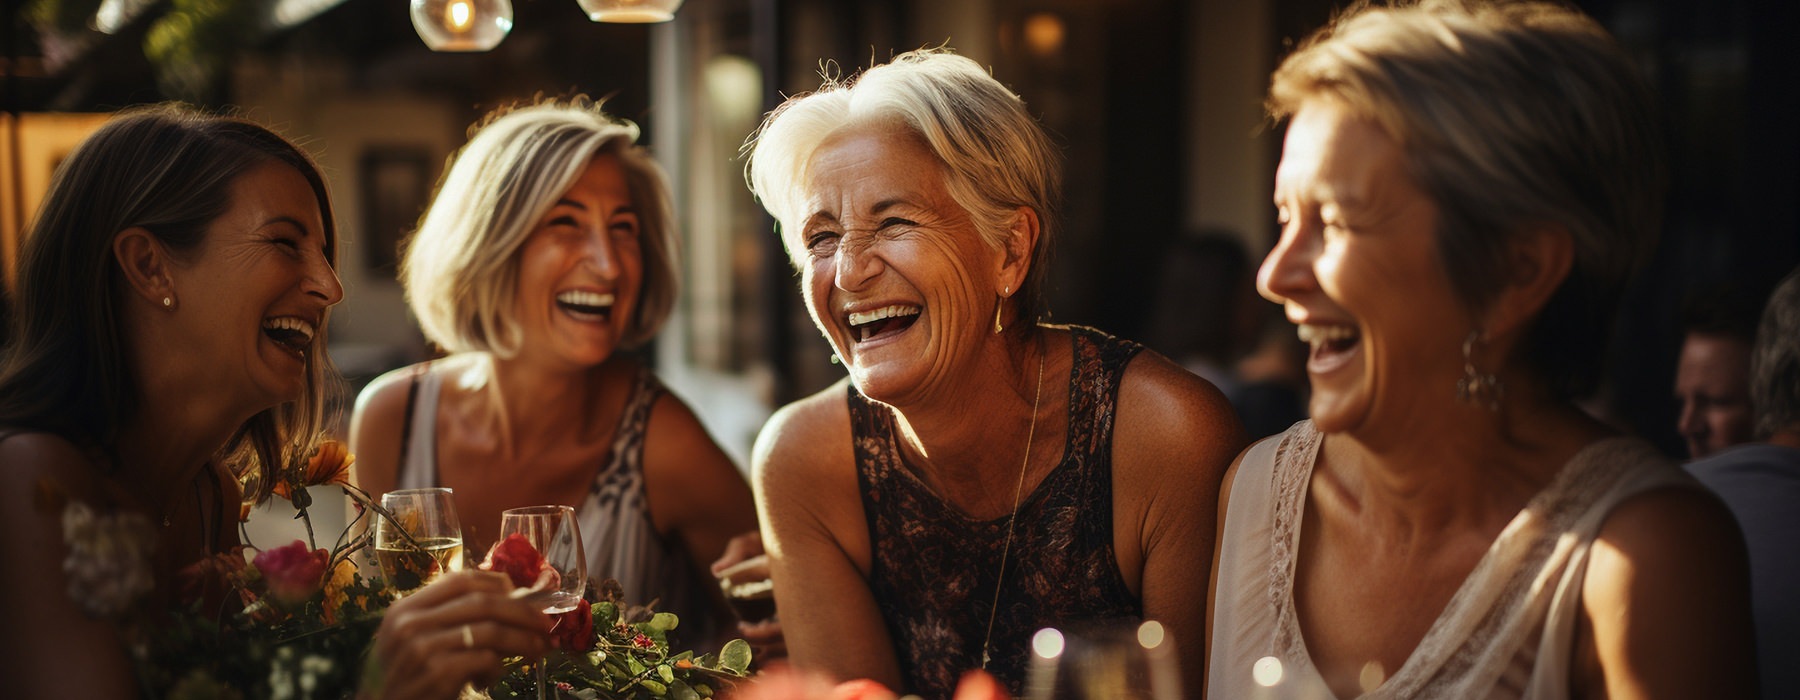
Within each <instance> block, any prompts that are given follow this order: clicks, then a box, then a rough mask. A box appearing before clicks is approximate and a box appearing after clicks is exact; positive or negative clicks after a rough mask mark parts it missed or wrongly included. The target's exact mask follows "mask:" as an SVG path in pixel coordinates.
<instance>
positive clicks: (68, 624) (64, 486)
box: [0, 433, 149, 698]
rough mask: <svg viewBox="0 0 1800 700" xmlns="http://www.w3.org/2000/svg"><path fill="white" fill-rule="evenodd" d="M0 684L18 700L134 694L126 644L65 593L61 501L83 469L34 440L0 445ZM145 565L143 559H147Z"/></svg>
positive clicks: (56, 445) (67, 448) (59, 448)
mask: <svg viewBox="0 0 1800 700" xmlns="http://www.w3.org/2000/svg"><path fill="white" fill-rule="evenodd" d="M0 467H4V468H0V561H4V562H6V570H7V573H6V575H5V576H0V581H3V582H4V583H0V586H4V588H3V589H0V619H4V620H5V621H6V622H5V624H0V677H3V678H6V679H7V680H6V683H7V686H8V692H9V693H16V694H17V695H18V696H19V697H28V698H32V697H71V698H123V697H136V695H137V687H136V685H135V683H134V680H133V674H132V670H131V663H130V661H129V659H127V658H126V656H125V646H124V641H123V640H122V639H121V638H120V636H119V634H118V631H117V630H116V629H115V628H114V627H113V625H112V624H110V623H108V622H106V621H104V620H101V619H98V618H94V617H91V616H89V615H88V614H87V613H86V612H84V611H83V610H82V608H81V606H80V605H79V602H78V601H76V600H74V599H73V598H71V597H70V596H69V593H68V579H67V578H66V577H65V575H64V573H63V558H64V557H65V556H66V555H67V554H68V547H67V546H66V545H65V543H64V542H63V531H62V514H63V509H62V507H61V505H60V504H57V503H54V502H53V500H52V499H46V498H45V495H46V494H47V493H48V492H47V491H46V487H50V488H52V489H54V490H57V491H62V492H63V493H64V494H66V495H70V496H74V497H77V498H85V497H86V494H84V493H82V492H80V491H71V489H75V488H77V487H78V485H82V484H85V483H86V481H87V474H88V473H89V469H90V468H89V466H88V464H87V461H86V460H85V459H84V458H83V457H82V456H81V454H80V453H79V452H77V451H76V449H75V447H74V446H73V445H70V444H69V443H68V442H66V441H64V440H63V439H61V438H58V437H53V436H50V435H45V434H40V433H27V434H22V435H15V436H13V437H11V438H8V439H7V440H5V441H4V442H0ZM145 565H146V566H148V565H149V562H145Z"/></svg>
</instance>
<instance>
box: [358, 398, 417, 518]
mask: <svg viewBox="0 0 1800 700" xmlns="http://www.w3.org/2000/svg"><path fill="white" fill-rule="evenodd" d="M414 371H415V370H414V368H413V367H406V368H402V369H397V370H394V371H392V372H388V373H387V374H383V375H381V376H380V377H377V378H375V381H372V382H369V385H368V386H367V387H364V388H363V391H362V394H361V395H359V396H357V397H356V410H355V411H354V412H352V413H351V415H350V453H351V454H354V455H356V462H355V463H353V464H351V465H350V481H351V483H354V484H356V485H357V487H359V488H361V489H362V490H364V491H367V492H368V493H369V495H370V496H372V497H374V498H376V499H380V498H381V494H384V493H387V492H389V491H392V490H394V486H395V484H396V483H397V482H398V481H399V479H400V435H401V433H402V432H404V430H403V428H404V426H405V423H406V419H407V416H406V398H407V393H408V391H409V390H410V389H411V387H412V376H413V372H414ZM346 512H348V513H350V517H352V518H354V517H356V515H355V513H356V508H355V507H354V506H352V507H351V508H350V509H349V510H348V511H346ZM368 525H369V518H368V517H364V518H362V519H361V520H359V521H357V522H356V524H355V530H356V532H357V533H359V534H360V533H361V532H362V530H363V529H364V528H366V527H368Z"/></svg>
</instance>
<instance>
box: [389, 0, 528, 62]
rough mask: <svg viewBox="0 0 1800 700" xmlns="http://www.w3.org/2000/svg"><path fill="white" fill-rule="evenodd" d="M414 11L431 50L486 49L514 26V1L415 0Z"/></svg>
mask: <svg viewBox="0 0 1800 700" xmlns="http://www.w3.org/2000/svg"><path fill="white" fill-rule="evenodd" d="M411 14H412V24H413V31H416V32H418V33H419V38H420V39H422V40H424V41H425V45H426V46H428V47H430V48H431V50H432V51H486V50H488V49H491V48H494V47H495V46H498V45H499V44H500V40H501V39H505V38H506V34H507V33H508V32H511V31H512V25H513V8H512V2H511V0H412V7H411Z"/></svg>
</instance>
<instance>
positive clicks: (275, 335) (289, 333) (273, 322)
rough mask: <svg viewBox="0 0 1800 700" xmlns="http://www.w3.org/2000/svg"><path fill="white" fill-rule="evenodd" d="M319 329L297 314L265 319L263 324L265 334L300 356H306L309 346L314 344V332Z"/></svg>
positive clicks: (277, 343)
mask: <svg viewBox="0 0 1800 700" xmlns="http://www.w3.org/2000/svg"><path fill="white" fill-rule="evenodd" d="M317 329H318V327H317V326H316V325H315V324H313V323H312V322H310V321H307V320H305V319H302V318H299V317H295V316H277V317H275V318H268V319H263V324H262V332H263V335H265V336H267V337H268V338H269V340H272V341H274V342H275V344H276V345H278V346H280V347H281V348H283V349H285V350H287V351H288V352H291V353H293V354H295V355H300V356H304V355H305V354H306V350H307V348H309V347H311V346H312V339H313V333H315V332H317Z"/></svg>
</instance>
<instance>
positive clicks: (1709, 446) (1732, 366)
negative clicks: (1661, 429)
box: [1675, 333, 1756, 459]
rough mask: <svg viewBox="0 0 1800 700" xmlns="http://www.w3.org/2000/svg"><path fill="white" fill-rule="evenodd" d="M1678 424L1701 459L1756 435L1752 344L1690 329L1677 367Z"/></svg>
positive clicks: (1690, 453)
mask: <svg viewBox="0 0 1800 700" xmlns="http://www.w3.org/2000/svg"><path fill="white" fill-rule="evenodd" d="M1675 398H1676V399H1677V400H1679V401H1680V402H1681V415H1680V418H1679V419H1678V421H1677V423H1676V428H1677V429H1678V430H1680V431H1681V437H1682V438H1683V439H1684V440H1686V441H1687V447H1688V456H1690V457H1692V458H1694V459H1700V458H1702V457H1707V456H1710V455H1712V454H1713V453H1715V452H1718V451H1719V450H1723V449H1725V448H1727V447H1731V446H1732V445H1737V444H1741V443H1745V442H1749V441H1751V440H1752V439H1754V438H1755V434H1754V430H1755V428H1756V420H1755V416H1754V414H1753V413H1752V411H1751V408H1750V344H1749V343H1747V342H1745V341H1744V340H1742V339H1740V338H1733V337H1730V336H1724V335H1714V334H1710V333H1690V334H1688V336H1687V339H1686V340H1685V341H1683V342H1682V344H1681V359H1680V361H1679V362H1678V363H1677V364H1676V367H1675Z"/></svg>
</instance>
